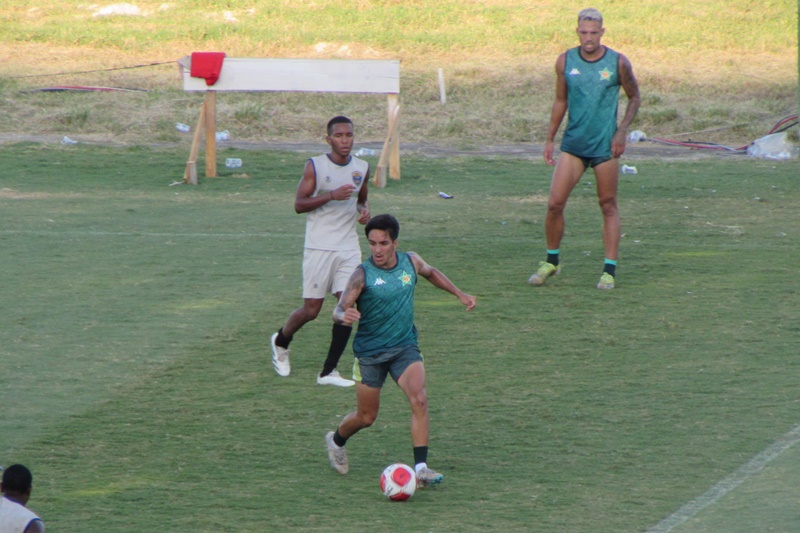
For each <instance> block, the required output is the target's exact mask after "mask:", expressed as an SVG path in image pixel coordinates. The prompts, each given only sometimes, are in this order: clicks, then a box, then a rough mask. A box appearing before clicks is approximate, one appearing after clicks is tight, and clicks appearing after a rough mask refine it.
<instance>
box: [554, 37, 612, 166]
mask: <svg viewBox="0 0 800 533" xmlns="http://www.w3.org/2000/svg"><path fill="white" fill-rule="evenodd" d="M564 77H565V78H566V82H567V112H568V119H567V127H566V129H565V130H564V136H563V138H562V139H561V151H562V152H567V153H569V154H572V155H574V156H578V157H588V158H594V157H606V156H608V157H610V156H611V138H612V137H613V136H614V133H615V132H616V131H617V107H618V103H619V87H620V83H619V53H618V52H615V51H614V50H612V49H610V48H606V52H605V54H603V57H601V58H600V59H598V60H596V61H586V60H584V59H583V58H582V57H581V54H580V47H576V48H572V49H570V50H567V57H566V61H565V63H564Z"/></svg>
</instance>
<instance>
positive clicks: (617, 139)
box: [611, 131, 625, 159]
mask: <svg viewBox="0 0 800 533" xmlns="http://www.w3.org/2000/svg"><path fill="white" fill-rule="evenodd" d="M624 153H625V132H624V131H617V133H615V134H614V137H612V138H611V157H613V158H615V159H616V158H619V157H620V156H621V155H622V154H624Z"/></svg>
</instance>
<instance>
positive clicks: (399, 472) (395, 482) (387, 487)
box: [381, 463, 417, 502]
mask: <svg viewBox="0 0 800 533" xmlns="http://www.w3.org/2000/svg"><path fill="white" fill-rule="evenodd" d="M415 490H417V475H416V474H415V473H414V469H413V468H411V467H410V466H408V465H404V464H403V463H395V464H393V465H389V466H387V467H386V469H385V470H384V471H383V473H382V474H381V491H382V492H383V495H384V496H386V497H387V498H389V499H390V500H392V501H395V502H402V501H404V500H407V499H409V498H410V497H412V496H413V495H414V491H415Z"/></svg>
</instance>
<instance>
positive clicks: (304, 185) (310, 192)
mask: <svg viewBox="0 0 800 533" xmlns="http://www.w3.org/2000/svg"><path fill="white" fill-rule="evenodd" d="M365 185H366V183H365ZM316 188H317V172H316V170H315V169H314V163H312V162H311V161H310V160H309V161H306V166H305V168H304V169H303V177H302V178H301V179H300V184H299V185H298V186H297V195H296V196H295V199H294V211H295V213H308V212H309V211H313V210H315V209H318V208H320V207H322V206H323V205H325V204H327V203H328V202H332V201H333V200H347V199H348V198H349V197H350V195H351V194H353V191H354V190H355V188H356V187H355V185H353V184H351V183H348V184H347V185H342V186H341V187H339V188H338V189H334V190H332V191H329V192H327V193H325V194H320V195H317V196H314V190H315V189H316Z"/></svg>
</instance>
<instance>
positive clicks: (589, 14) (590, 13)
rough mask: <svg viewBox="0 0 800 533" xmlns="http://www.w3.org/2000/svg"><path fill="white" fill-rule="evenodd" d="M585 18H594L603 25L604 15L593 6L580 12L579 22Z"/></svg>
mask: <svg viewBox="0 0 800 533" xmlns="http://www.w3.org/2000/svg"><path fill="white" fill-rule="evenodd" d="M584 20H593V21H596V22H599V23H600V26H602V25H603V15H601V14H600V12H599V11H598V10H596V9H595V8H593V7H587V8H586V9H583V10H581V12H580V13H578V24H580V23H581V22H583V21H584Z"/></svg>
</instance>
